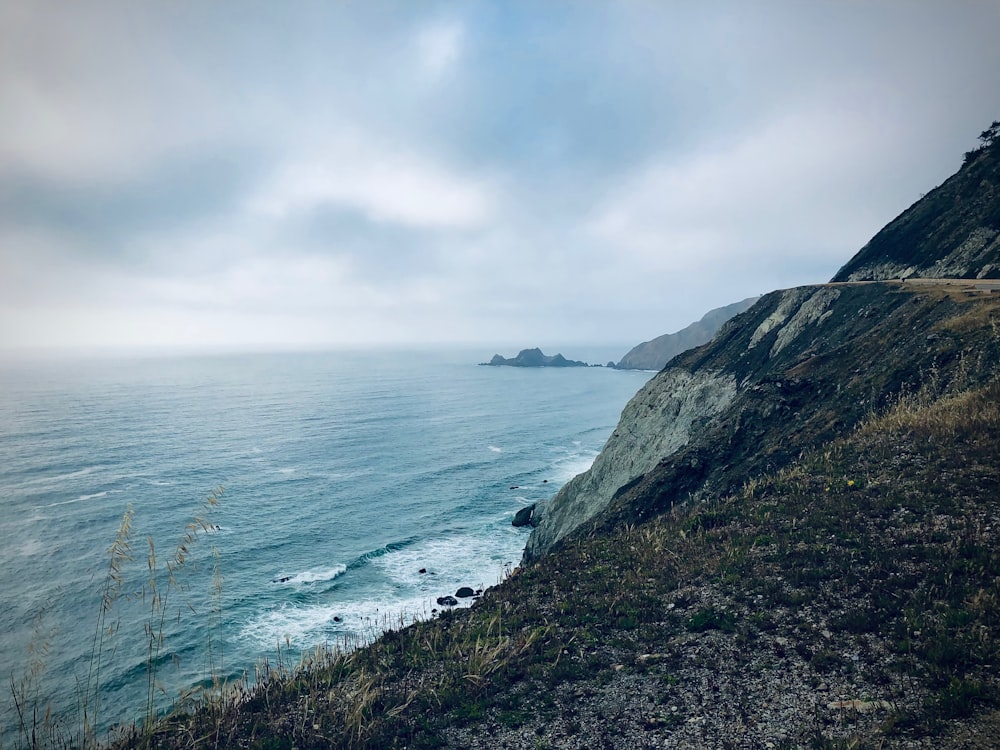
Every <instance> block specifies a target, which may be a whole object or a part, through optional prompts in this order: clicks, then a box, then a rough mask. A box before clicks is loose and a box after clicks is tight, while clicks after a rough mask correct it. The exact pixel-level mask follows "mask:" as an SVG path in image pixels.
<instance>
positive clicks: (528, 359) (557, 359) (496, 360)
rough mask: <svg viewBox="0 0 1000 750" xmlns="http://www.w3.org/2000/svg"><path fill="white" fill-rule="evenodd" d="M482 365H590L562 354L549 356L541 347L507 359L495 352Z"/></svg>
mask: <svg viewBox="0 0 1000 750" xmlns="http://www.w3.org/2000/svg"><path fill="white" fill-rule="evenodd" d="M479 364H480V365H486V366H490V367H501V366H506V367H589V366H590V365H588V364H587V363H586V362H580V361H578V360H575V359H566V358H565V357H564V356H563V355H562V354H553V355H552V356H549V355H547V354H544V353H543V352H542V350H541V349H522V350H521V351H520V352H518V354H517V356H516V357H513V358H511V359H507V358H505V357H501V356H500V355H499V354H494V355H493V359H491V360H490V361H489V362H480V363H479Z"/></svg>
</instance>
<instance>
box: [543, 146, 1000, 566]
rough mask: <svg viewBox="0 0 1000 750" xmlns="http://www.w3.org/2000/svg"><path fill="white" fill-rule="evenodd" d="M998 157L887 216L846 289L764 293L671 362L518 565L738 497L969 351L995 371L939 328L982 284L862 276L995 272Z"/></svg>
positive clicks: (986, 336) (945, 373)
mask: <svg viewBox="0 0 1000 750" xmlns="http://www.w3.org/2000/svg"><path fill="white" fill-rule="evenodd" d="M998 152H1000V144H997V145H993V144H991V145H990V147H988V148H985V149H983V150H982V151H980V152H978V153H977V154H976V155H975V158H972V159H969V160H968V161H967V163H966V165H965V166H964V167H963V168H962V169H961V170H960V171H959V172H958V173H957V174H956V175H954V176H953V177H951V178H949V179H948V180H947V181H946V182H945V183H944V184H943V185H942V186H941V187H939V188H938V189H936V190H934V191H931V192H930V193H928V194H927V195H926V196H925V197H924V198H923V199H922V200H921V201H919V202H918V203H917V204H915V205H914V206H912V207H910V208H909V209H908V210H907V211H906V212H904V213H903V214H902V215H901V216H900V217H898V218H897V219H895V220H894V221H893V222H891V223H890V224H889V225H888V226H887V227H886V228H885V229H883V230H882V231H881V232H879V234H878V235H876V237H875V238H873V239H872V241H871V242H869V243H868V244H867V245H866V246H865V248H863V249H862V250H861V251H860V252H859V253H858V254H857V255H856V256H855V257H854V258H853V259H852V260H851V261H850V262H849V263H847V264H846V265H845V266H844V268H843V269H842V270H841V271H840V272H839V273H838V274H837V276H836V277H835V281H837V282H838V283H836V284H829V285H817V286H811V287H800V288H796V289H789V290H785V291H779V292H772V293H771V294H768V295H765V296H764V297H763V298H761V299H760V300H759V301H758V302H757V303H756V304H755V305H754V306H753V307H752V308H750V309H749V310H748V311H747V312H744V313H742V314H741V315H738V316H737V317H735V318H733V319H732V320H731V321H730V322H729V323H727V324H726V325H725V326H723V328H722V329H721V330H720V332H719V333H718V334H717V335H716V337H715V338H714V339H713V340H712V341H711V342H710V343H708V344H706V345H704V346H702V347H699V348H696V349H693V350H690V351H688V352H686V353H684V354H682V355H680V356H678V357H676V358H675V359H674V360H672V361H671V362H670V364H669V366H668V367H667V368H666V369H664V370H663V371H662V372H660V373H659V374H657V375H656V376H655V377H654V378H652V379H651V380H650V381H649V383H647V385H646V386H645V387H644V388H643V389H642V390H641V391H640V392H639V393H638V394H637V395H636V396H635V398H634V399H633V400H632V401H631V402H630V403H629V404H628V405H627V406H626V408H625V410H624V412H623V413H622V418H621V420H620V422H619V424H618V427H617V428H616V430H615V432H614V433H613V435H612V436H611V438H610V439H609V440H608V442H607V444H606V445H605V447H604V449H603V450H602V451H601V454H600V455H599V456H598V457H597V459H596V460H595V461H594V465H593V466H592V468H591V469H590V470H589V471H587V472H585V473H584V474H582V475H580V476H578V477H576V478H574V479H573V480H572V481H571V482H569V483H568V484H567V485H565V486H564V487H563V488H562V489H561V490H560V491H559V493H558V494H557V495H556V496H555V497H554V498H552V499H551V500H550V501H547V502H543V503H540V504H539V506H538V508H537V509H536V516H535V517H536V519H538V520H537V523H538V525H537V528H535V530H534V531H533V532H532V535H531V538H530V539H529V541H528V544H527V547H526V549H525V553H524V560H525V562H531V561H533V560H537V559H538V558H539V557H540V556H541V555H543V554H544V553H545V552H546V551H547V550H549V549H550V548H551V547H552V546H553V545H554V544H556V543H557V542H559V541H560V540H561V539H563V538H565V537H566V536H567V535H569V534H571V533H572V532H574V530H577V529H578V528H581V527H582V531H584V532H590V531H593V530H595V529H597V528H602V527H607V526H608V525H613V524H614V523H615V522H618V521H622V520H628V521H641V520H643V519H645V518H649V517H652V516H655V515H656V514H658V513H661V512H664V511H666V510H669V509H670V508H671V507H673V506H675V505H677V504H679V503H683V502H687V501H689V500H697V499H699V498H702V497H705V496H707V495H709V494H711V493H718V492H731V491H733V490H734V489H735V488H736V487H738V486H739V484H740V483H742V482H744V481H746V478H747V477H748V476H753V475H754V474H757V473H760V472H764V471H771V470H775V469H780V468H781V467H782V466H784V465H786V464H787V463H788V462H789V461H790V460H791V459H792V458H794V457H795V455H797V454H798V453H799V452H801V451H802V450H808V449H811V448H815V447H816V446H819V445H821V444H823V443H824V442H826V441H829V440H831V439H833V438H834V437H835V436H837V435H838V434H842V433H843V431H845V430H849V429H851V428H852V427H853V426H855V425H856V424H857V423H858V421H859V420H860V419H862V418H863V417H864V416H865V415H866V414H867V413H870V412H871V410H873V409H879V408H884V407H885V406H886V405H887V404H889V403H891V402H892V401H893V400H894V399H896V398H898V397H899V396H900V395H901V394H902V393H904V392H908V391H912V390H914V389H919V388H921V387H922V386H924V385H925V384H926V381H927V379H928V378H930V377H935V378H938V379H943V380H945V381H949V382H950V380H952V379H955V378H958V377H960V372H959V371H962V372H965V371H967V370H968V369H969V360H970V359H972V358H975V359H976V361H977V365H976V368H975V370H976V371H977V372H978V373H979V376H980V378H981V379H988V378H989V377H992V375H993V373H994V372H995V368H996V363H997V362H1000V350H998V348H997V341H996V338H995V337H992V336H991V335H990V333H989V332H987V331H979V332H978V333H977V334H975V335H972V334H969V337H966V336H962V335H957V334H956V331H955V330H954V327H944V328H942V326H945V323H944V321H946V320H949V319H951V318H952V317H954V316H960V315H961V314H962V313H961V310H962V305H963V304H964V302H965V296H964V295H966V294H968V293H972V294H974V293H977V292H975V291H974V290H970V291H969V292H965V291H963V290H962V287H960V286H956V285H955V284H946V283H943V282H942V283H940V284H938V285H934V284H926V283H923V284H913V283H910V284H908V285H907V284H905V283H900V282H898V281H897V282H880V283H873V282H871V281H869V279H872V278H882V277H895V278H898V277H899V276H900V275H919V276H921V277H933V276H934V275H935V274H937V276H938V277H942V276H943V275H944V274H945V273H948V274H955V275H956V276H958V277H963V278H970V279H984V278H987V277H989V276H990V274H993V273H994V272H995V270H996V268H997V266H996V261H997V253H998V252H1000V243H998V242H997V240H996V236H997V234H998V232H1000V191H998V190H997V176H998V174H1000V153H998ZM907 248H910V250H911V252H912V254H911V255H906V254H905V251H906V249H907ZM904 261H905V265H906V268H905V269H903V270H904V271H907V273H906V274H903V273H901V272H900V267H899V266H900V263H903V262H904ZM907 269H908V270H907ZM842 278H849V279H851V281H849V282H842V281H839V280H840V279H842ZM997 291H1000V290H997ZM981 293H986V294H989V290H986V291H985V292H981ZM995 293H996V292H994V294H995Z"/></svg>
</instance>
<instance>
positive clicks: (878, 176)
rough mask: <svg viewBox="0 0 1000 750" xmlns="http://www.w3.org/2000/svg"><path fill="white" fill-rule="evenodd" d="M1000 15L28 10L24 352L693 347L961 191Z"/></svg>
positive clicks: (980, 10) (806, 7)
mask: <svg viewBox="0 0 1000 750" xmlns="http://www.w3.org/2000/svg"><path fill="white" fill-rule="evenodd" d="M236 18H238V21H239V22H238V23H236V22H235V20H234V19H236ZM997 23H1000V8H998V7H996V6H995V4H993V5H991V4H967V5H963V6H961V7H955V8H952V7H951V6H948V7H947V8H945V7H943V6H940V5H939V4H934V3H923V2H913V3H907V4H906V12H905V13H903V12H901V11H900V6H899V4H897V3H894V2H884V3H881V2H878V3H867V4H865V5H864V7H861V6H858V5H856V4H850V3H847V4H845V3H839V2H832V1H831V2H823V1H821V2H818V3H811V4H802V3H794V2H780V1H779V2H775V3H771V4H768V5H767V6H766V7H764V6H759V5H748V4H745V3H735V2H724V3H721V4H712V5H710V6H709V5H704V4H703V5H693V4H692V5H690V6H688V5H685V6H679V5H677V4H668V3H658V2H644V1H643V0H639V1H638V2H630V3H625V4H621V3H613V2H592V3H573V4H558V3H554V4H547V5H545V6H544V8H542V7H541V6H539V5H538V4H535V3H502V4H501V3H463V4H434V5H430V6H429V5H426V4H416V3H402V2H399V3H397V2H386V3H365V4H332V3H321V2H315V3H314V2H303V3H297V4H295V6H294V7H285V6H281V7H279V6H276V5H274V4H271V3H255V2H249V3H244V2H227V1H226V0H223V1H222V2H219V3H213V4H210V5H208V4H177V3H166V4H160V5H136V4H134V3H129V2H123V1H121V2H120V1H119V0H109V1H108V2H107V3H102V4H100V6H99V7H88V8H83V7H82V6H81V7H80V8H77V7H76V6H67V5H66V4H65V3H59V2H48V1H47V0H36V2H32V3H8V4H5V5H2V6H0V110H2V111H3V112H4V114H5V116H4V117H3V118H0V316H3V320H2V321H0V348H2V347H4V346H8V347H9V346H12V345H14V344H15V343H18V342H19V343H20V344H26V343H31V342H35V343H38V344H45V343H46V342H48V343H59V342H65V341H67V340H69V339H72V340H73V341H76V342H78V343H81V344H83V343H90V344H99V343H115V342H118V343H129V342H131V343H137V344H142V343H156V342H157V341H162V342H173V343H184V342H185V341H186V342H187V343H189V344H191V345H192V346H197V345H199V344H203V345H209V344H211V345H213V346H215V345H219V342H221V341H229V342H231V343H233V344H234V345H236V344H237V343H239V342H242V344H240V345H247V346H250V345H253V344H254V342H256V343H257V345H261V346H264V345H267V346H279V345H290V344H294V343H296V342H297V343H299V344H302V345H306V344H308V345H321V344H323V343H327V344H335V343H350V342H362V341H367V342H383V343H392V342H417V341H458V340H474V341H482V340H488V339H498V338H499V339H502V340H503V341H506V342H510V343H514V344H521V345H529V344H533V343H536V342H541V340H542V339H544V340H545V341H550V342H551V341H555V342H557V341H560V340H562V341H582V340H590V341H598V340H605V341H607V340H612V341H619V342H621V343H622V344H623V345H624V344H629V343H630V342H631V343H634V342H635V341H637V340H642V339H648V338H652V337H653V336H656V335H659V334H661V333H664V332H667V331H670V330H677V329H678V328H680V327H682V326H683V325H686V324H687V323H689V322H691V321H692V320H694V319H697V318H698V317H700V316H701V314H702V313H704V312H705V310H706V309H708V308H709V307H713V306H718V305H721V304H725V303H728V302H732V301H734V300H736V299H739V298H742V297H745V296H749V295H750V294H756V293H760V292H764V291H768V290H770V289H772V288H775V287H779V286H785V285H789V284H796V283H806V282H812V281H818V280H822V279H824V278H827V277H829V276H830V275H832V273H833V272H834V271H835V270H836V268H837V267H839V266H840V265H841V264H842V263H843V262H845V261H846V260H847V259H848V258H849V257H850V255H851V254H852V253H853V252H855V251H856V250H857V249H858V248H859V247H860V246H861V245H863V244H864V242H865V241H866V240H867V239H868V238H869V237H870V236H871V235H872V234H873V233H874V232H875V231H877V229H878V228H879V227H881V226H882V225H884V224H885V223H886V222H887V221H888V220H890V219H891V218H892V217H893V216H894V215H895V214H896V213H898V212H899V211H900V210H902V209H903V208H905V207H906V206H907V205H908V204H909V203H910V202H912V201H913V200H915V199H916V198H917V197H918V195H919V194H920V193H921V192H925V191H926V190H928V189H929V188H930V187H931V186H932V185H934V184H935V183H936V182H939V181H940V180H942V179H944V178H945V177H946V176H947V175H948V174H950V173H951V172H952V171H953V170H954V169H955V168H956V167H957V166H958V164H959V162H960V159H961V153H962V152H963V151H964V150H966V149H968V148H970V147H971V146H973V145H974V142H975V135H976V134H977V133H978V132H979V131H980V130H982V128H983V127H984V126H985V125H986V124H987V123H988V122H990V121H991V120H992V119H995V118H996V117H997V116H998V114H1000V113H997V112H996V106H997V105H996V103H997V101H1000V83H998V79H997V78H996V76H995V74H994V71H995V70H996V69H998V67H1000V47H998V46H997V45H996V44H994V43H993V41H992V38H991V36H990V34H991V33H992V31H993V29H995V28H996V25H997ZM199 321H201V323H200V324H199ZM69 332H72V334H70V333H69Z"/></svg>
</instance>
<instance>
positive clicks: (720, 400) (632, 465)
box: [525, 368, 736, 558]
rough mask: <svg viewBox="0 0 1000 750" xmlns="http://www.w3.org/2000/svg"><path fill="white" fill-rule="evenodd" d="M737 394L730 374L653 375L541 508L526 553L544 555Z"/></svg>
mask: <svg viewBox="0 0 1000 750" xmlns="http://www.w3.org/2000/svg"><path fill="white" fill-rule="evenodd" d="M735 396H736V381H735V379H734V378H733V377H732V376H731V375H728V374H725V373H715V372H710V371H706V372H699V373H690V372H688V371H686V370H684V369H680V368H676V369H669V370H665V371H664V372H662V373H660V374H659V375H658V376H656V377H655V378H653V379H652V380H651V381H650V382H649V383H647V384H646V385H645V387H643V389H642V390H641V391H639V393H638V394H637V395H636V396H635V397H634V398H633V399H632V400H631V401H630V402H629V403H628V405H627V406H626V407H625V410H624V411H623V412H622V416H621V420H620V421H619V423H618V428H617V429H616V430H615V432H614V434H613V435H612V436H611V438H610V439H609V440H608V442H607V444H606V445H605V446H604V449H603V450H602V451H601V453H600V455H598V457H597V458H596V460H595V461H594V465H593V466H592V467H591V468H590V469H589V470H588V471H585V472H584V473H583V474H579V475H577V476H576V477H574V478H573V479H571V480H570V481H569V482H568V483H567V484H566V485H565V486H564V487H563V488H562V489H561V490H559V492H558V494H556V496H555V497H554V498H553V499H552V500H551V501H550V502H548V503H545V504H539V507H537V508H536V510H535V515H536V516H541V520H540V522H539V525H538V526H537V528H536V529H535V530H534V531H533V532H532V534H531V537H530V538H529V539H528V544H527V548H526V550H525V556H526V557H528V558H532V557H536V556H538V555H539V554H541V553H542V552H543V551H544V550H546V549H548V548H549V547H551V546H552V544H553V543H555V542H556V541H558V540H559V539H561V538H562V537H564V536H565V535H566V534H568V533H569V532H571V531H572V530H573V529H575V528H576V527H577V526H579V525H580V524H581V523H583V522H584V521H586V520H588V519H590V518H592V517H593V516H594V515H596V514H597V513H598V512H599V511H600V510H601V509H602V508H604V507H605V506H606V505H607V503H608V501H609V500H610V499H611V497H612V495H614V493H615V491H616V490H618V488H619V487H621V486H622V485H625V484H627V483H628V482H629V481H631V480H632V479H634V478H635V477H637V476H640V475H642V474H644V473H645V472H647V471H649V470H650V469H651V468H653V466H655V465H656V463H657V462H658V461H659V460H660V458H662V457H663V456H667V455H670V454H671V453H673V452H675V451H676V450H677V449H678V448H680V447H681V446H683V445H685V444H686V443H687V441H688V438H689V436H690V432H691V429H692V427H693V426H694V425H696V424H699V423H701V422H703V421H706V420H709V419H711V418H712V417H714V416H715V415H716V414H718V413H719V412H720V411H722V410H723V409H724V408H725V407H726V406H728V405H729V404H730V403H731V402H732V400H733V398H734V397H735Z"/></svg>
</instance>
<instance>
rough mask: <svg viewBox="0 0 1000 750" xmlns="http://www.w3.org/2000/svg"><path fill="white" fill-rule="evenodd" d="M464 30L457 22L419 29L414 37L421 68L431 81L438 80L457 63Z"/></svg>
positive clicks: (434, 24)
mask: <svg viewBox="0 0 1000 750" xmlns="http://www.w3.org/2000/svg"><path fill="white" fill-rule="evenodd" d="M464 37H465V29H464V28H463V26H462V24H460V23H458V22H457V21H444V22H437V23H432V24H429V25H427V26H424V27H423V28H421V29H420V30H419V31H418V33H417V37H416V45H417V52H418V55H419V60H420V64H421V67H422V68H423V70H424V72H425V73H426V74H427V75H428V76H430V77H431V78H432V79H436V78H439V77H440V76H442V75H443V74H444V73H445V72H447V71H448V70H449V69H450V68H451V67H452V66H454V65H455V63H456V62H458V59H459V57H460V56H461V52H462V43H463V41H464Z"/></svg>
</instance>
